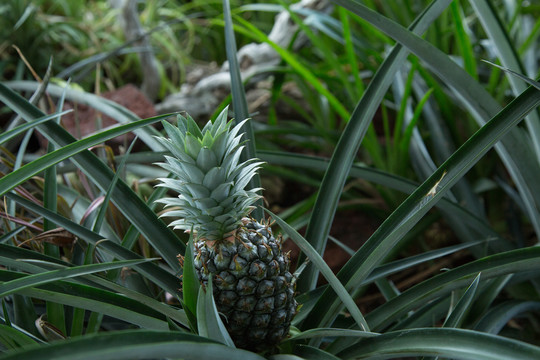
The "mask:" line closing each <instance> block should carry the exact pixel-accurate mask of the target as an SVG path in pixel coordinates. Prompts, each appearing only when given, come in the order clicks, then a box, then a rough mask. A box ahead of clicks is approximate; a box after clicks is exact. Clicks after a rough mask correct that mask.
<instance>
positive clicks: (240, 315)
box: [195, 218, 297, 351]
mask: <svg viewBox="0 0 540 360" xmlns="http://www.w3.org/2000/svg"><path fill="white" fill-rule="evenodd" d="M195 269H196V270H197V273H198V276H199V280H200V281H201V283H202V284H206V283H207V282H208V278H209V277H210V276H213V286H214V298H215V301H216V306H217V308H218V311H219V312H220V313H222V314H223V315H224V316H225V317H226V321H225V326H226V327H227V330H228V331H229V334H230V335H231V338H232V339H233V341H234V343H235V344H236V346H237V347H239V348H243V349H247V350H252V351H261V350H264V349H268V348H271V347H273V346H275V345H277V344H278V343H279V342H280V341H281V340H282V339H284V338H285V337H286V336H287V335H288V333H289V328H290V324H291V320H292V318H293V317H294V315H295V314H296V308H297V303H296V300H295V299H294V290H295V289H294V283H293V275H292V274H291V273H290V272H289V258H288V254H283V252H282V249H281V240H280V239H276V238H275V237H274V236H273V234H272V230H271V229H270V227H269V226H268V225H264V224H260V223H259V222H257V221H255V220H254V219H247V218H244V221H243V225H241V226H240V227H239V228H238V229H237V231H236V234H235V240H234V242H232V241H221V242H219V243H217V244H213V246H210V245H209V244H208V243H207V242H206V241H196V242H195Z"/></svg>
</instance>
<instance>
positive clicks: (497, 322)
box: [474, 300, 540, 334]
mask: <svg viewBox="0 0 540 360" xmlns="http://www.w3.org/2000/svg"><path fill="white" fill-rule="evenodd" d="M539 310H540V302H538V301H520V300H510V301H505V302H503V303H501V304H498V305H497V306H495V307H493V308H492V309H490V310H489V311H488V312H487V313H486V314H485V315H484V316H483V317H482V319H480V321H479V322H478V323H477V324H476V326H475V327H474V329H475V330H478V331H483V332H487V333H490V334H498V333H499V331H501V329H502V328H503V327H504V326H506V324H508V322H509V321H510V320H512V319H513V318H514V317H516V316H517V315H520V314H523V313H526V312H538V311H539Z"/></svg>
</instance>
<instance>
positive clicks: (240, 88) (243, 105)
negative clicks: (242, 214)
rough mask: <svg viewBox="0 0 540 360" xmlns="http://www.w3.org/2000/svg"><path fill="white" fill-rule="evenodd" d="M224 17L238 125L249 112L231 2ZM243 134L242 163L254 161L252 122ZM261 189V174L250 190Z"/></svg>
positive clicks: (257, 212)
mask: <svg viewBox="0 0 540 360" xmlns="http://www.w3.org/2000/svg"><path fill="white" fill-rule="evenodd" d="M223 17H224V20H225V48H226V50H227V60H228V61H229V73H230V74H231V92H232V102H233V109H234V118H235V121H236V123H237V124H238V123H240V122H241V121H243V120H244V119H248V118H249V117H250V116H249V111H248V105H247V101H246V91H245V89H244V84H243V83H242V76H241V75H240V65H239V64H238V58H237V50H236V41H235V39H234V30H233V23H232V17H231V6H230V4H229V0H223ZM242 132H243V133H245V134H246V135H245V139H246V140H247V143H246V147H245V148H244V151H243V152H242V155H241V157H242V159H243V160H241V161H246V160H249V159H254V158H255V157H256V150H255V134H254V132H253V127H252V126H251V120H248V121H246V122H245V123H244V125H243V126H242ZM260 187H261V179H260V177H259V174H258V173H257V174H255V176H253V177H252V178H251V180H250V181H249V184H248V187H247V188H248V189H258V188H260ZM261 205H262V199H260V200H258V201H257V203H256V208H255V209H254V210H253V215H252V216H253V217H255V218H256V219H258V220H260V219H262V218H263V215H264V213H263V211H262V210H261V209H260V206H261Z"/></svg>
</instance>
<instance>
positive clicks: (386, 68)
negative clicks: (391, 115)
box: [298, 0, 450, 291]
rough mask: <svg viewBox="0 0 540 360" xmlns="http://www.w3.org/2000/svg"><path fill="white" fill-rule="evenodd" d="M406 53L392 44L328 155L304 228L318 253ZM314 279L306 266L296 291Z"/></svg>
mask: <svg viewBox="0 0 540 360" xmlns="http://www.w3.org/2000/svg"><path fill="white" fill-rule="evenodd" d="M449 3H450V1H447V0H442V1H434V2H433V3H432V4H431V5H430V6H429V7H428V8H426V9H425V10H424V12H423V13H422V14H421V15H420V16H419V17H418V19H417V20H416V22H415V23H414V24H413V25H412V26H411V29H412V30H413V31H415V32H416V33H419V34H421V33H423V32H424V31H425V30H426V29H427V28H428V26H429V24H431V23H432V22H433V21H434V20H435V19H436V18H437V17H438V15H439V14H440V13H441V12H442V11H443V10H444V9H445V8H446V7H447V6H448V4H449ZM407 55H408V51H407V50H406V49H404V48H403V47H401V46H400V45H396V46H395V47H394V48H393V49H392V51H391V52H390V54H389V55H388V57H387V58H386V59H385V61H384V62H383V64H382V65H381V67H380V68H379V69H378V70H377V73H376V74H375V76H374V77H373V79H372V80H371V82H370V84H369V86H368V88H367V89H366V91H365V93H364V95H363V96H362V99H361V100H360V102H359V103H358V105H357V106H356V108H355V110H354V112H353V114H352V116H351V119H350V120H349V123H348V124H347V126H346V128H345V130H344V131H343V135H342V136H341V138H340V139H339V142H338V144H337V146H336V149H335V151H334V153H333V154H332V160H331V161H330V164H329V165H328V170H327V171H326V173H325V175H324V178H323V181H322V183H321V187H320V189H319V193H318V195H317V201H316V203H315V206H314V207H313V212H312V215H311V218H310V221H309V225H308V228H307V230H306V239H307V240H308V241H309V242H310V244H311V245H312V246H313V247H314V248H315V249H316V250H317V251H318V252H319V253H320V254H322V253H323V252H324V249H325V247H326V241H327V238H328V234H329V233H330V227H331V224H332V222H333V219H334V215H335V212H336V209H337V204H338V201H339V198H340V195H341V192H342V190H343V186H344V185H345V181H346V179H347V176H348V175H349V172H350V169H351V165H352V163H353V161H354V159H355V158H356V154H357V153H358V149H359V147H360V144H361V142H362V139H363V138H364V136H365V134H366V132H367V129H368V127H369V124H370V123H371V119H372V118H373V115H374V114H375V112H376V110H377V109H378V107H379V104H380V103H381V101H382V99H383V98H384V95H385V94H386V91H387V90H388V88H389V86H390V85H391V84H392V81H393V80H394V75H395V74H396V72H397V71H398V70H399V68H400V67H401V65H402V63H403V61H405V59H406V58H407ZM316 281H317V271H316V269H314V268H313V267H308V268H307V269H306V271H304V273H303V274H302V277H301V278H300V279H299V282H298V288H299V290H300V291H308V290H310V289H312V288H313V287H314V286H315V283H316Z"/></svg>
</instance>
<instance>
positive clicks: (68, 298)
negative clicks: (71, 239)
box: [0, 270, 168, 330]
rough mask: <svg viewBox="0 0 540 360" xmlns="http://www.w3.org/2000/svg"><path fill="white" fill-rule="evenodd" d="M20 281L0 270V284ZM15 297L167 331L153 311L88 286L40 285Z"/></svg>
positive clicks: (60, 282) (75, 284)
mask: <svg viewBox="0 0 540 360" xmlns="http://www.w3.org/2000/svg"><path fill="white" fill-rule="evenodd" d="M23 277H24V275H23V274H20V273H15V272H12V271H7V270H0V281H14V280H17V279H20V278H23ZM17 294H21V295H23V296H28V297H29V298H35V299H41V300H45V301H50V302H53V303H57V304H63V305H69V306H74V307H78V308H82V309H87V310H91V311H95V312H97V313H100V314H104V315H108V316H111V317H114V318H117V319H121V320H123V321H126V322H129V323H131V324H135V325H137V326H140V327H143V328H147V329H155V330H164V329H167V328H168V325H167V322H166V321H165V317H164V316H163V315H162V314H161V313H159V312H157V311H155V310H154V309H152V308H150V307H148V306H146V305H143V304H139V303H137V302H136V301H134V300H132V299H129V298H127V297H126V296H124V295H120V294H115V293H113V292H110V291H106V290H102V289H98V288H94V287H92V286H87V285H81V284H77V283H74V282H67V281H56V282H53V283H48V284H44V285H40V287H39V288H24V289H21V290H19V291H18V292H17ZM34 320H35V318H34Z"/></svg>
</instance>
